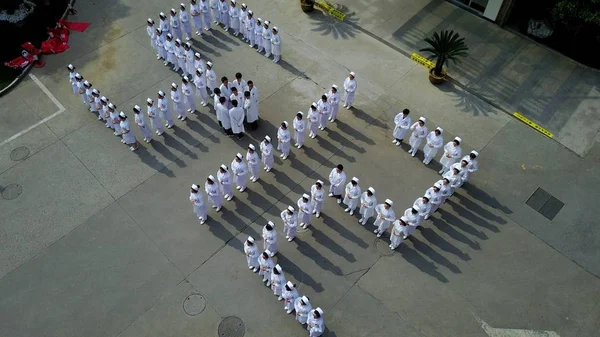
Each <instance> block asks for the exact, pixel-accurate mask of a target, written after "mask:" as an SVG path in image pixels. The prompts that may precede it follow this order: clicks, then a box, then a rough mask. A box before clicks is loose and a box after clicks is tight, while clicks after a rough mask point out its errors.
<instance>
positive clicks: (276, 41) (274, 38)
mask: <svg viewBox="0 0 600 337" xmlns="http://www.w3.org/2000/svg"><path fill="white" fill-rule="evenodd" d="M271 52H272V53H273V63H277V62H279V60H281V35H279V28H277V27H276V26H275V27H273V29H272V34H271Z"/></svg>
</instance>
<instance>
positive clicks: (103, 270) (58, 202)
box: [0, 1, 600, 337]
mask: <svg viewBox="0 0 600 337" xmlns="http://www.w3.org/2000/svg"><path fill="white" fill-rule="evenodd" d="M174 5H175V3H173V4H171V6H174ZM248 5H249V7H250V8H251V9H252V10H253V11H254V12H255V13H257V14H258V16H261V17H263V18H268V19H269V20H271V22H273V23H274V24H275V25H278V26H279V27H280V29H281V31H282V34H283V35H282V40H283V43H284V57H283V62H282V64H281V65H274V64H273V63H272V62H270V61H268V60H266V59H265V58H264V57H263V56H260V55H258V54H257V53H256V52H254V51H252V50H251V49H250V48H248V47H247V46H246V45H245V44H244V43H242V42H241V41H240V40H237V39H235V38H233V37H232V36H230V35H226V34H225V33H223V32H222V30H220V29H217V30H216V31H215V32H213V33H212V35H214V36H211V37H206V38H204V39H198V41H200V42H195V43H194V46H195V47H196V48H197V49H199V50H200V51H201V52H203V54H205V55H206V56H207V57H208V58H210V59H212V60H213V61H214V63H215V65H216V72H217V76H219V77H220V76H223V75H227V76H232V75H233V74H234V73H235V72H236V71H241V72H242V73H243V74H244V78H245V79H247V80H248V79H251V80H253V81H254V82H255V83H256V85H257V87H258V88H259V89H260V96H261V103H260V112H261V118H262V120H261V122H262V124H261V127H260V129H259V130H258V131H256V132H254V133H251V134H249V135H248V136H247V137H246V138H245V139H244V140H242V141H241V142H238V141H235V140H233V139H232V138H229V137H225V136H223V135H222V134H221V133H219V132H218V127H217V124H216V121H215V118H214V112H212V109H209V108H200V109H199V112H198V113H197V116H192V117H191V118H190V121H188V122H186V123H181V122H178V126H177V127H176V128H175V129H173V130H169V131H167V134H168V136H165V139H164V140H163V139H158V138H159V137H155V141H153V143H152V144H151V145H147V144H144V145H143V146H144V148H142V149H140V150H139V151H137V152H135V153H132V152H130V151H129V150H128V149H127V148H126V147H125V146H122V144H121V143H120V142H119V141H118V139H117V137H114V136H113V135H112V133H110V132H108V131H107V130H106V129H105V128H104V126H103V125H102V124H101V123H100V122H98V121H96V120H95V118H94V116H93V115H92V114H91V113H89V112H86V111H85V109H83V107H82V105H81V103H80V101H79V99H78V98H77V97H74V96H73V95H72V94H70V88H69V86H68V83H67V81H66V78H67V76H66V73H65V71H64V66H65V65H66V64H67V63H68V62H72V63H74V64H75V65H77V66H78V67H79V69H80V70H81V72H82V74H83V75H84V76H86V77H89V78H90V79H91V80H92V82H93V83H94V85H95V86H97V87H98V88H99V89H100V90H101V92H102V94H106V95H107V96H109V98H110V99H111V101H112V102H114V103H115V104H117V106H118V107H119V108H120V109H122V110H124V111H125V112H126V113H130V111H131V107H132V106H133V104H140V103H143V102H144V100H145V98H146V97H152V96H153V95H154V94H155V92H156V91H157V90H158V89H159V88H162V89H164V88H167V86H168V85H169V84H170V83H171V82H173V81H178V80H179V79H178V76H177V75H175V74H174V73H172V72H171V71H169V70H167V69H165V67H164V66H162V64H161V63H160V62H158V61H156V60H155V58H154V55H153V53H152V52H151V51H150V49H149V45H148V43H147V42H148V41H147V40H146V37H145V27H144V26H145V16H144V14H146V13H147V15H152V16H155V14H156V13H157V12H159V11H161V10H162V11H166V10H167V9H168V8H169V7H168V6H165V5H164V4H161V3H152V4H139V3H137V2H133V1H125V2H117V1H115V2H109V4H107V5H104V6H103V7H101V6H98V5H96V4H94V3H92V2H88V1H82V2H80V3H79V4H78V6H79V13H80V15H81V16H82V17H81V18H80V17H74V18H72V19H73V20H74V21H78V20H80V21H84V20H88V21H92V22H93V25H92V27H94V29H96V31H94V32H93V34H94V35H93V36H94V39H93V41H92V40H90V39H87V38H86V37H85V36H84V34H82V35H75V37H74V38H75V39H81V41H83V42H82V43H81V44H80V45H78V44H76V43H75V42H74V43H73V47H72V48H71V49H70V50H69V51H67V52H66V53H64V54H61V55H56V56H54V57H52V58H49V59H48V64H49V65H48V67H46V68H42V69H39V72H34V75H36V76H38V77H39V78H40V80H41V81H42V83H43V84H44V85H45V86H47V87H48V88H49V90H50V92H51V93H52V94H53V95H54V96H56V98H57V99H58V100H59V101H60V102H61V103H62V104H63V105H64V106H65V108H66V111H65V112H64V113H62V114H60V115H59V116H57V117H56V118H53V119H52V120H50V121H49V122H47V123H44V124H43V125H41V126H39V127H38V128H36V129H35V130H34V131H31V132H28V133H26V134H24V135H22V136H20V137H18V138H16V139H15V140H13V141H11V142H9V143H7V144H5V145H3V146H1V147H0V153H2V158H1V161H0V165H1V166H0V167H1V168H2V173H1V174H0V185H1V186H7V185H8V184H11V183H17V184H20V185H21V186H22V187H23V194H21V195H20V196H19V197H18V198H16V199H13V200H2V201H1V202H0V214H2V218H1V219H2V221H1V223H2V230H3V235H2V236H1V239H0V240H2V241H1V243H2V245H1V247H2V250H1V252H2V253H1V256H2V264H1V266H2V267H1V269H0V271H1V274H0V277H2V278H1V279H0V294H2V296H0V315H1V317H2V318H3V319H2V322H1V323H0V334H1V335H3V336H4V335H6V336H31V335H48V336H80V335H83V334H85V335H90V336H106V335H109V336H192V335H193V336H197V335H198V334H201V335H214V334H216V333H217V332H216V331H217V328H218V325H219V323H220V321H221V319H223V318H225V317H227V316H238V317H240V318H242V319H243V321H244V324H245V331H246V333H245V335H246V336H271V335H280V334H282V333H285V334H287V335H290V336H304V335H306V331H304V330H303V329H302V328H301V327H300V326H299V325H298V324H295V323H294V322H293V319H292V317H285V316H287V315H285V313H284V312H283V309H282V308H281V307H282V304H281V302H277V300H276V298H275V297H274V296H273V295H272V294H271V293H270V291H269V290H268V289H266V288H264V286H262V285H261V283H260V281H259V280H258V277H257V276H256V275H253V274H252V273H251V272H249V271H248V269H247V267H246V265H245V259H244V257H243V255H242V254H241V250H242V242H243V240H244V239H245V238H246V237H247V236H248V235H252V236H254V237H258V235H259V233H260V229H261V227H262V226H263V225H264V223H265V222H266V221H267V220H274V221H275V222H276V223H277V225H278V228H279V229H280V230H281V222H280V221H278V220H277V219H278V216H279V212H280V210H281V209H283V208H285V206H287V205H288V204H293V203H295V202H296V200H297V199H298V198H299V197H300V195H301V194H302V193H303V192H305V191H307V190H308V189H309V187H310V185H311V184H312V182H314V180H315V179H323V178H326V177H327V175H328V173H329V171H330V170H331V167H332V166H333V165H335V164H337V163H343V164H344V165H345V167H346V170H347V172H348V174H349V176H357V177H359V178H360V179H361V184H360V185H361V187H362V188H363V189H366V188H367V187H369V186H373V187H374V188H376V190H377V197H378V199H380V200H383V199H385V198H391V199H393V200H394V201H395V205H396V206H395V210H396V213H400V212H402V211H403V210H404V209H405V208H407V207H409V206H410V205H411V204H412V202H413V201H414V199H416V198H417V197H418V196H419V195H421V194H422V193H423V191H425V189H427V188H428V187H429V186H430V185H431V184H432V183H433V182H434V181H436V180H437V179H439V176H438V175H437V170H438V169H439V168H438V167H437V166H436V165H437V163H432V164H431V168H428V167H424V166H423V164H422V163H421V162H420V161H419V160H417V159H415V158H411V157H410V156H408V155H407V154H406V152H405V150H406V149H405V148H404V149H400V148H397V147H395V146H393V145H392V144H391V139H390V133H391V130H390V125H391V123H392V120H393V116H394V115H395V113H396V111H398V110H400V109H402V108H403V107H409V108H410V109H411V111H412V115H413V118H416V117H418V116H419V115H424V116H426V117H427V118H428V126H429V127H430V128H434V127H435V126H437V125H440V126H442V127H443V128H444V129H445V134H444V136H445V139H451V138H452V137H454V136H455V135H460V136H461V137H462V138H463V139H464V140H465V142H464V145H463V148H464V149H465V151H468V150H470V149H472V148H474V149H477V150H480V152H481V153H482V156H481V161H480V167H481V169H480V171H479V172H478V173H477V175H476V176H474V177H473V180H472V181H471V182H470V183H469V184H467V185H466V186H465V188H464V189H461V190H460V191H459V192H457V194H456V196H455V197H453V198H452V199H451V200H450V201H449V202H448V203H447V204H446V205H444V206H443V207H442V209H441V211H440V212H439V213H438V214H436V215H435V216H434V217H432V219H431V220H430V221H426V222H425V223H424V225H423V228H422V230H421V231H419V232H418V233H417V234H415V236H414V237H413V238H411V239H410V240H409V241H407V242H406V243H405V244H403V245H402V246H401V247H400V248H398V252H396V253H392V252H390V251H389V249H388V248H387V244H388V243H387V238H383V240H377V239H376V238H375V236H374V235H373V233H372V229H373V227H372V226H371V225H370V224H369V225H367V226H366V227H362V226H360V225H359V224H358V223H357V218H352V217H350V216H349V215H348V214H347V213H344V212H343V208H342V207H339V205H337V204H336V203H335V202H334V201H333V200H332V199H328V200H327V202H326V206H325V210H324V212H323V217H322V219H319V220H315V221H314V226H313V228H312V229H311V230H309V231H302V232H301V233H300V234H299V235H298V238H297V239H296V241H294V242H293V243H287V242H282V243H281V244H280V247H281V248H280V253H279V254H278V256H277V262H278V263H279V264H281V265H282V267H283V268H284V272H285V273H286V276H287V277H288V279H290V280H293V281H294V282H296V283H298V285H299V291H300V293H302V294H306V295H307V296H309V297H310V298H311V301H312V302H313V305H319V306H321V307H322V308H323V309H324V310H325V320H326V325H327V328H328V329H327V331H326V334H325V335H326V336H340V337H341V336H366V335H384V334H386V335H389V334H394V333H395V334H397V333H398V331H401V332H402V334H403V335H407V336H441V335H443V336H448V335H451V336H479V337H483V336H486V333H485V332H484V330H483V329H482V328H481V323H480V322H479V321H478V319H477V317H480V318H481V319H483V320H484V321H486V322H487V323H488V324H490V325H491V326H492V327H494V328H501V329H508V328H518V329H531V330H548V331H555V332H557V333H558V334H560V335H561V336H581V337H587V336H595V334H596V332H597V329H598V324H599V322H598V317H599V316H600V307H599V306H598V303H597V300H596V298H597V295H598V290H599V289H600V281H599V280H598V278H597V276H594V275H593V274H594V273H595V274H596V275H597V274H598V270H599V269H598V263H597V261H598V260H597V259H594V254H597V252H598V249H597V247H598V243H597V241H595V240H597V239H595V238H597V237H598V236H597V235H595V233H596V232H594V230H595V229H594V226H593V222H592V221H591V219H593V218H592V217H593V215H592V213H591V212H590V211H588V209H590V208H591V207H590V205H592V204H586V202H589V203H592V202H593V193H594V188H595V186H597V180H594V175H597V174H596V172H595V171H594V170H595V166H593V163H594V160H597V156H595V154H597V153H598V152H597V151H596V149H597V146H596V147H594V148H593V150H592V152H590V155H589V156H587V157H586V158H585V159H580V158H578V157H576V156H574V155H573V154H572V153H571V152H569V151H567V150H566V149H564V148H563V147H561V146H558V145H557V144H556V143H554V142H551V141H549V140H548V139H545V138H543V137H541V136H540V135H538V134H537V133H536V132H535V131H533V130H531V129H529V128H526V127H524V126H523V125H521V124H520V123H519V122H516V121H514V120H512V119H511V118H509V117H508V116H506V115H505V114H503V113H502V112H501V111H499V110H498V109H496V108H494V107H493V106H489V105H487V104H486V103H485V102H484V101H481V100H480V99H479V98H477V97H475V96H473V95H471V94H470V93H469V92H466V91H464V90H463V89H461V88H460V87H453V86H445V87H441V88H440V89H441V90H439V89H437V88H435V87H432V86H431V85H430V84H429V83H428V80H427V78H426V71H425V70H424V69H423V68H422V67H421V66H419V65H416V64H414V63H412V61H410V60H409V59H406V58H404V57H403V56H402V55H400V54H398V53H397V51H395V50H393V49H391V48H388V47H387V46H386V45H385V44H382V43H381V42H380V41H378V40H377V39H374V38H372V37H371V36H369V35H367V34H365V33H363V32H361V31H360V30H353V29H352V28H339V29H338V28H335V31H338V32H345V33H344V34H346V35H347V36H348V39H337V40H336V39H334V40H333V41H332V39H331V37H330V36H323V35H320V34H315V31H314V29H315V26H314V24H313V22H314V20H318V21H319V22H321V24H320V26H319V27H344V26H340V25H341V24H340V23H335V22H334V21H331V20H330V19H329V18H327V17H323V16H321V15H320V14H319V13H315V16H312V15H311V16H309V17H308V18H307V17H305V16H303V15H298V14H299V13H300V10H299V8H297V6H290V5H289V4H287V3H284V2H277V1H276V2H273V3H269V4H267V3H262V2H257V3H248ZM163 7H164V8H163ZM113 12H114V13H115V15H105V13H111V14H112V13H113ZM137 16H140V18H137ZM350 27H351V26H350ZM332 29H333V28H332ZM117 31H118V32H120V33H118V34H117V33H114V32H117ZM332 31H333V30H332ZM292 33H293V34H292ZM90 34H92V33H90ZM338 34H342V33H338ZM340 36H341V35H340ZM84 40H85V41H84ZM94 42H95V43H94ZM349 51H351V52H349ZM365 59H369V60H371V62H364V60H365ZM348 69H352V70H354V71H356V72H357V74H358V80H359V90H358V95H357V99H356V109H353V110H352V111H347V110H342V111H341V113H340V120H339V121H338V122H337V123H335V125H331V128H330V129H328V130H327V131H325V132H320V135H319V137H318V138H317V139H315V140H310V139H309V140H308V141H307V144H306V147H305V148H304V149H302V150H297V149H296V150H292V156H291V158H290V160H287V161H285V162H281V161H280V160H279V159H277V161H276V162H277V164H276V166H275V169H274V170H273V172H272V173H270V174H263V175H262V176H261V180H260V181H259V182H257V183H255V184H250V185H249V188H248V190H247V192H244V193H243V194H240V193H238V194H237V195H236V198H235V199H234V200H233V201H231V202H228V203H226V205H225V207H224V210H223V212H222V213H218V214H217V213H214V211H211V212H210V217H211V218H210V220H209V222H207V224H206V225H204V226H200V225H199V224H198V222H197V219H196V218H195V217H194V215H193V213H192V211H191V209H190V206H189V204H188V201H187V193H188V188H189V185H190V184H191V183H200V184H202V183H203V181H204V179H205V177H206V176H207V175H209V174H214V173H215V172H216V170H217V167H218V165H219V164H220V163H222V162H223V163H225V164H229V163H230V162H231V160H232V158H233V156H234V155H235V153H236V152H241V151H243V150H244V149H245V148H246V147H247V145H248V144H249V143H250V142H252V143H255V144H256V143H257V142H258V141H260V139H262V137H263V136H264V135H265V134H270V135H272V136H273V135H274V134H275V130H276V126H277V125H278V124H279V123H280V122H281V121H282V120H283V119H286V120H288V121H290V120H291V119H292V117H293V115H294V114H295V112H296V111H298V110H302V111H306V110H307V107H308V105H309V104H310V102H312V101H314V100H315V99H316V97H318V95H320V94H321V93H322V92H323V91H324V89H325V88H327V87H329V86H330V85H331V84H332V83H338V84H341V83H342V81H343V78H344V77H345V76H346V73H347V71H348ZM389 74H394V76H390V75H389ZM462 102H466V103H462ZM54 111H55V109H54V107H52V106H51V101H50V100H49V99H48V98H47V97H45V96H44V95H42V94H40V92H39V88H37V87H36V86H35V85H34V84H32V82H31V81H25V82H24V83H22V84H21V85H20V87H19V88H17V89H16V90H15V91H13V92H11V93H10V94H9V95H8V96H6V97H4V98H3V100H2V110H1V115H0V118H3V121H5V123H3V125H5V126H4V127H3V129H0V130H1V132H2V133H0V135H1V136H2V138H3V139H7V138H9V137H11V136H12V135H13V134H14V133H16V132H18V131H20V130H22V128H23V127H25V125H27V124H28V123H33V122H35V121H37V120H40V119H43V118H44V116H48V115H49V114H51V113H53V112H54ZM474 111H486V114H483V113H477V114H476V113H473V112H474ZM22 116H28V117H27V118H29V121H27V123H25V121H24V120H23V119H24V118H20V117H22ZM134 131H135V132H136V134H137V132H138V130H137V129H136V130H134ZM18 146H27V147H28V148H29V149H30V155H29V157H28V158H27V159H25V160H24V161H20V162H16V161H12V160H10V159H9V158H7V154H9V153H10V152H11V151H12V149H14V148H16V147H18ZM539 149H542V150H539ZM548 153H552V154H553V155H552V156H549V155H548ZM522 165H524V167H525V169H523V166H522ZM586 165H587V166H586ZM574 170H578V171H577V172H576V173H578V174H577V176H578V179H577V182H576V183H577V186H578V187H577V189H571V188H569V186H572V182H571V181H567V180H566V178H568V177H570V175H567V174H565V172H568V173H569V174H571V172H575V171H574ZM596 179H597V178H596ZM548 181H550V182H552V183H548ZM537 186H542V187H543V188H544V189H546V190H547V191H549V192H550V193H552V194H553V195H555V196H556V197H557V198H559V199H560V200H562V201H564V202H565V206H564V207H563V209H562V210H561V211H560V212H559V213H558V215H557V217H556V218H555V220H553V221H547V220H545V218H543V217H541V216H540V215H537V213H534V211H532V210H531V211H529V208H528V207H529V206H527V205H525V204H524V202H525V201H526V199H527V198H528V197H529V195H530V194H531V193H532V189H535V187H537ZM588 200H589V201H588ZM586 221H588V222H587V223H588V224H589V225H588V226H585V225H584V223H586ZM565 233H567V234H570V236H566V235H565ZM586 234H587V235H586ZM565 238H568V239H567V240H566V239H565ZM561 244H562V245H561ZM574 284H576V285H577V286H576V287H575V286H573V285H574ZM192 294H201V295H202V298H203V299H204V300H203V301H204V305H205V308H204V310H203V311H202V312H201V313H200V314H198V315H196V316H189V315H188V314H186V312H185V311H184V310H183V309H184V306H185V305H186V304H184V302H185V300H186V298H187V297H188V296H189V295H192ZM196 298H199V297H196ZM198 301H199V302H198V303H196V305H197V306H198V307H199V308H201V307H202V300H198ZM257 309H258V310H257Z"/></svg>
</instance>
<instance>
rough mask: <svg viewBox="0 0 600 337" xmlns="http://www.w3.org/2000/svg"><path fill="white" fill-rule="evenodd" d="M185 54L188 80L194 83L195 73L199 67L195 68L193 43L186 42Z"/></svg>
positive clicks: (184, 46)
mask: <svg viewBox="0 0 600 337" xmlns="http://www.w3.org/2000/svg"><path fill="white" fill-rule="evenodd" d="M183 53H184V55H185V69H184V73H185V75H187V77H188V79H189V80H190V81H192V80H193V79H194V73H195V72H196V69H197V68H198V67H194V63H195V62H194V49H192V44H191V43H189V42H186V43H184V44H183Z"/></svg>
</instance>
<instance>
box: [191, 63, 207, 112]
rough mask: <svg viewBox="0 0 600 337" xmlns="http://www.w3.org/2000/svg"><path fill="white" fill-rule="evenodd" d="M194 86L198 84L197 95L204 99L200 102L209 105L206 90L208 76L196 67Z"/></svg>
mask: <svg viewBox="0 0 600 337" xmlns="http://www.w3.org/2000/svg"><path fill="white" fill-rule="evenodd" d="M194 86H196V95H197V96H198V97H200V99H201V100H202V101H201V102H200V104H202V106H207V105H208V92H207V91H206V76H204V72H203V71H202V69H200V68H198V69H196V75H195V76H194Z"/></svg>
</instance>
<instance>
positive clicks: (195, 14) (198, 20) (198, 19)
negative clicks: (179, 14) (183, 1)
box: [190, 0, 210, 35]
mask: <svg viewBox="0 0 600 337" xmlns="http://www.w3.org/2000/svg"><path fill="white" fill-rule="evenodd" d="M205 4H206V2H205ZM190 14H191V15H192V23H193V24H194V28H196V35H202V10H201V9H200V5H199V4H198V2H197V1H196V0H190ZM209 15H210V12H209ZM209 20H210V19H209ZM209 24H210V21H209Z"/></svg>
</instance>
